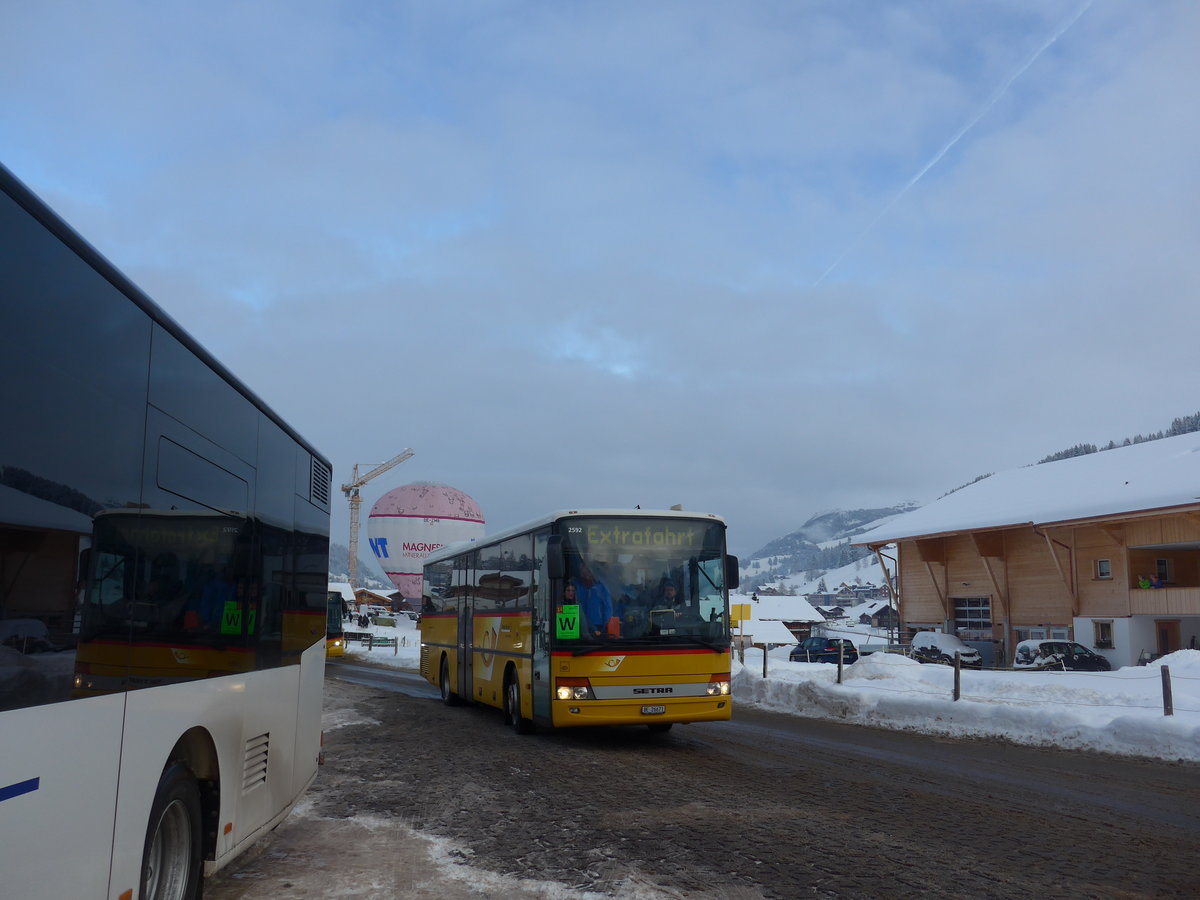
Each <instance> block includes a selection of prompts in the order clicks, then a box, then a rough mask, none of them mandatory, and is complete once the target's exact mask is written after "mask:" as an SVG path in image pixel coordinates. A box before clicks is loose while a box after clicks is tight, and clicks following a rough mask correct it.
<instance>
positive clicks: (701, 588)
mask: <svg viewBox="0 0 1200 900" xmlns="http://www.w3.org/2000/svg"><path fill="white" fill-rule="evenodd" d="M563 549H564V554H565V562H566V573H567V578H566V580H565V582H564V584H563V589H562V590H563V597H562V598H561V599H560V600H558V601H557V606H558V608H559V610H560V611H562V612H565V613H567V615H565V616H564V615H560V616H559V617H558V620H557V623H556V627H555V638H556V641H557V642H559V643H566V644H567V645H568V646H569V645H571V644H572V643H575V644H576V645H578V644H579V643H580V642H583V643H593V642H595V641H596V640H597V639H602V640H603V641H604V642H605V643H606V644H607V643H609V642H611V641H612V640H614V639H621V640H631V641H638V642H665V643H678V642H681V641H686V642H694V641H700V642H702V643H705V644H713V643H717V644H727V643H728V641H729V628H728V616H727V609H726V602H727V601H726V596H727V595H726V590H725V528H724V525H723V524H722V523H720V522H707V521H704V520H697V519H668V518H655V519H648V518H637V519H633V518H629V519H623V518H616V517H614V518H607V517H606V518H575V519H568V520H565V521H564V523H563ZM571 607H577V608H578V617H577V619H575V620H574V621H572V617H571V616H570V614H569V613H570V610H571Z"/></svg>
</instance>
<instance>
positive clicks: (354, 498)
mask: <svg viewBox="0 0 1200 900" xmlns="http://www.w3.org/2000/svg"><path fill="white" fill-rule="evenodd" d="M412 455H413V452H412V450H410V449H409V448H407V447H405V448H404V451H403V452H401V453H400V454H398V455H396V456H393V457H392V458H391V459H389V460H388V461H387V462H385V463H380V464H379V465H377V466H376V467H375V468H373V469H372V470H371V471H370V472H367V474H365V475H363V476H361V477H360V476H359V474H358V466H359V464H358V463H355V464H354V469H353V471H352V472H351V473H350V483H349V484H343V485H342V493H343V494H345V495H346V496H347V497H348V498H349V500H350V590H352V591H356V590H358V511H359V508H360V507H361V506H362V497H360V496H359V495H358V490H359V488H361V487H362V486H363V485H364V484H366V483H367V482H368V481H370V480H371V479H372V478H374V477H375V476H377V475H382V474H383V473H384V472H386V471H387V470H388V469H392V468H395V467H396V466H398V465H400V463H402V462H404V461H405V460H406V459H408V458H409V457H410V456H412ZM363 465H364V466H365V465H369V463H363Z"/></svg>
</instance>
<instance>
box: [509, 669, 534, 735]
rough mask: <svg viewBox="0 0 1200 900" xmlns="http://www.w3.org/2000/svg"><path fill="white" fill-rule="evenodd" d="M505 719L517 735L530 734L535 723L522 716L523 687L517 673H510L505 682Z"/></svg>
mask: <svg viewBox="0 0 1200 900" xmlns="http://www.w3.org/2000/svg"><path fill="white" fill-rule="evenodd" d="M504 718H505V721H506V722H507V723H508V725H509V726H510V727H511V728H512V730H513V731H515V732H516V733H517V734H530V733H531V732H532V731H533V723H532V722H530V721H529V720H528V719H526V718H525V717H524V716H522V715H521V685H520V683H519V682H518V681H517V675H516V673H515V672H511V671H510V672H509V673H508V678H507V679H506V680H505V682H504Z"/></svg>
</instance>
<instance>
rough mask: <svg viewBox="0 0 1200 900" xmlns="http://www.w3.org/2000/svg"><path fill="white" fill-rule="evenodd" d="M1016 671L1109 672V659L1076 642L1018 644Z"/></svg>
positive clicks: (1026, 642) (1025, 642) (1045, 641)
mask: <svg viewBox="0 0 1200 900" xmlns="http://www.w3.org/2000/svg"><path fill="white" fill-rule="evenodd" d="M1013 668H1016V669H1059V670H1064V669H1065V670H1067V671H1070V672H1107V671H1109V669H1111V668H1112V666H1111V665H1109V662H1108V660H1107V659H1105V658H1104V657H1103V656H1101V655H1100V654H1098V653H1093V652H1092V651H1091V650H1089V649H1088V648H1087V647H1085V646H1083V644H1077V643H1075V641H1062V640H1059V641H1050V640H1033V641H1021V643H1019V644H1017V655H1016V658H1015V659H1013Z"/></svg>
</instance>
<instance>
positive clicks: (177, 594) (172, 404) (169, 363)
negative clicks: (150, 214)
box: [0, 167, 332, 900]
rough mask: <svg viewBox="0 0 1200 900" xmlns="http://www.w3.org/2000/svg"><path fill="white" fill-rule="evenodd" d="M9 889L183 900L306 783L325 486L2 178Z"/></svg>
mask: <svg viewBox="0 0 1200 900" xmlns="http://www.w3.org/2000/svg"><path fill="white" fill-rule="evenodd" d="M0 385H2V386H3V392H2V394H0V408H2V409H3V419H2V421H0V895H2V896H4V897H29V898H34V897H47V898H49V897H55V898H58V897H70V898H84V900H86V898H111V900H135V898H141V900H180V898H188V897H194V896H196V895H197V894H198V893H199V889H200V879H201V878H202V877H203V875H206V874H211V873H212V872H215V871H217V870H218V869H220V868H221V867H222V866H224V865H225V864H226V863H228V862H229V861H230V860H231V859H233V858H234V857H235V856H237V854H238V853H239V852H240V851H241V850H243V849H244V848H245V847H247V846H248V845H249V844H250V843H251V842H252V841H253V840H254V839H255V838H256V837H258V836H259V835H261V834H262V833H263V832H264V831H266V830H268V829H270V828H272V827H274V826H275V825H277V824H278V823H279V822H280V821H281V820H282V819H283V817H284V816H286V815H287V813H288V811H289V810H290V809H291V808H292V806H293V805H294V804H295V803H296V801H297V799H298V798H299V797H300V795H301V794H302V793H303V791H304V790H305V788H306V787H307V786H308V785H309V784H310V783H311V781H312V780H313V778H314V777H315V775H316V771H317V765H318V760H319V756H320V752H321V751H320V743H321V731H320V713H321V689H322V678H323V671H324V661H325V619H326V612H325V605H326V604H325V595H326V589H327V588H326V582H327V566H328V544H329V499H330V482H331V474H332V471H331V468H330V465H329V463H328V461H327V460H325V459H324V458H323V457H322V456H321V455H320V454H319V453H318V452H317V451H316V450H314V449H313V448H312V447H311V446H310V445H309V444H308V443H307V442H306V441H304V440H303V439H302V438H300V437H299V436H298V435H297V434H296V433H295V431H293V430H292V429H291V428H290V427H289V426H288V425H287V424H286V423H284V422H283V421H282V420H281V419H280V418H279V417H278V416H277V415H275V414H274V413H273V412H272V411H271V410H270V409H268V408H267V407H266V406H265V405H264V404H263V403H262V402H261V401H260V400H259V399H258V398H257V397H255V396H254V394H252V393H251V392H250V391H249V390H248V389H247V388H246V387H245V386H244V385H243V384H242V383H241V382H239V381H238V380H237V379H235V378H234V377H233V376H232V375H231V374H230V373H229V372H228V371H227V370H225V369H224V368H223V367H222V366H221V365H220V364H219V363H218V362H217V361H216V360H215V359H213V358H212V357H211V356H210V355H209V354H208V353H207V352H206V351H205V350H204V349H203V348H202V347H200V346H199V345H198V344H197V343H196V342H195V341H194V340H193V339H192V338H190V337H189V336H188V335H187V333H186V332H184V331H183V329H181V328H180V327H179V326H178V325H177V324H176V323H175V322H173V321H172V320H171V319H170V318H169V317H168V316H167V315H166V314H165V313H164V312H163V311H162V310H161V309H159V308H158V307H157V306H156V305H155V304H154V303H153V302H152V301H151V300H150V299H149V298H148V297H146V296H145V295H144V294H143V293H141V292H140V291H139V290H138V289H137V288H136V287H135V286H134V285H133V284H132V283H131V282H130V281H129V280H128V279H126V278H125V277H124V276H123V275H121V273H120V272H118V271H117V270H116V269H115V268H114V267H113V266H112V265H111V264H110V263H108V262H107V261H106V260H105V259H104V258H103V257H101V256H100V255H99V254H98V253H97V252H96V251H95V250H94V249H93V248H91V247H90V246H89V245H88V244H87V243H86V242H85V241H84V240H83V239H82V238H81V237H79V235H77V234H76V233H75V232H74V231H72V230H71V229H70V228H69V227H68V226H67V225H66V224H65V223H64V222H62V220H60V219H59V218H58V217H57V216H55V215H54V213H53V212H51V211H50V210H49V209H48V208H47V207H46V206H45V205H44V204H43V203H42V202H41V201H40V200H38V198H36V197H35V196H34V195H33V194H32V193H31V192H30V191H29V190H28V189H27V188H25V187H24V186H23V185H22V184H21V183H20V182H19V181H18V180H17V179H16V178H14V177H13V176H12V174H11V173H9V172H8V171H7V170H6V169H4V168H3V167H0Z"/></svg>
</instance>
